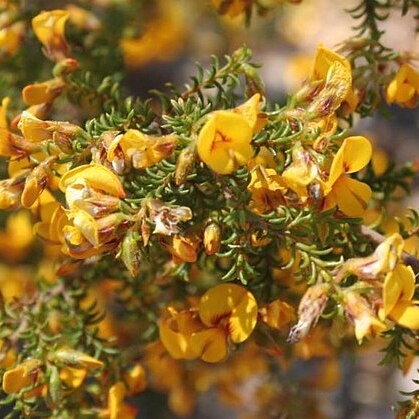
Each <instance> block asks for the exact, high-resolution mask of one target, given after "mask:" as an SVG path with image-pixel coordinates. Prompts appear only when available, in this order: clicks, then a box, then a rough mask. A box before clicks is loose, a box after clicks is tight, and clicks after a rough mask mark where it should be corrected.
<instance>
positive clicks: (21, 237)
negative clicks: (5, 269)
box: [0, 211, 34, 262]
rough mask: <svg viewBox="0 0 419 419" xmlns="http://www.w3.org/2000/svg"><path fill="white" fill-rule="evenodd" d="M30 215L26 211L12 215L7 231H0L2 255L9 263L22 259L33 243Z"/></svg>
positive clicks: (8, 221)
mask: <svg viewBox="0 0 419 419" xmlns="http://www.w3.org/2000/svg"><path fill="white" fill-rule="evenodd" d="M29 215H30V213H29V212H26V211H19V212H17V213H15V214H11V215H10V216H9V217H8V218H7V221H6V228H5V231H0V254H1V255H2V257H3V258H5V259H6V260H7V261H9V262H16V261H18V260H20V259H22V257H24V256H25V255H26V253H27V251H28V250H29V246H30V245H31V243H32V242H33V239H34V236H33V234H32V223H31V220H30V216H29Z"/></svg>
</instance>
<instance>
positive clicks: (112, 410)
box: [105, 381, 137, 419]
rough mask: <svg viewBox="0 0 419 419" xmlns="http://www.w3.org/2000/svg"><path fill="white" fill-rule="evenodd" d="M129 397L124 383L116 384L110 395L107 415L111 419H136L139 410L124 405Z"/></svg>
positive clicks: (110, 390)
mask: <svg viewBox="0 0 419 419" xmlns="http://www.w3.org/2000/svg"><path fill="white" fill-rule="evenodd" d="M126 396H127V388H126V387H125V384H124V383H123V382H122V381H118V382H117V383H115V384H114V385H113V386H112V387H111V388H110V389H109V393H108V409H107V411H106V413H105V415H106V417H108V418H109V419H120V418H125V419H135V418H136V416H137V409H136V408H135V407H133V406H130V405H128V404H126V403H124V399H125V397H126Z"/></svg>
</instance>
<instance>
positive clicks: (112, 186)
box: [59, 163, 125, 198]
mask: <svg viewBox="0 0 419 419" xmlns="http://www.w3.org/2000/svg"><path fill="white" fill-rule="evenodd" d="M81 179H84V180H85V181H86V182H87V183H88V185H89V186H90V187H91V188H93V189H96V190H98V191H101V192H104V193H107V194H109V195H113V196H117V197H118V198H124V197H125V191H124V187H123V186H122V183H121V181H120V180H119V178H118V176H116V175H115V174H114V173H113V172H112V171H110V170H109V169H107V168H106V167H105V166H102V165H100V164H95V163H91V164H85V165H82V166H78V167H76V168H74V169H72V170H70V171H69V172H67V173H65V174H64V175H63V176H62V177H61V179H60V183H59V188H60V189H61V190H62V191H63V192H66V189H67V187H68V186H70V185H71V184H74V183H77V182H78V181H80V180H81Z"/></svg>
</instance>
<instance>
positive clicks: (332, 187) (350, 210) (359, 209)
mask: <svg viewBox="0 0 419 419" xmlns="http://www.w3.org/2000/svg"><path fill="white" fill-rule="evenodd" d="M371 154H372V147H371V143H370V142H369V141H368V140H367V139H366V138H364V137H348V138H346V139H345V140H344V142H343V144H342V146H341V148H340V149H339V151H338V152H337V153H336V155H335V157H334V159H333V162H332V166H331V168H330V173H329V179H328V181H327V182H326V184H325V191H324V195H325V196H326V197H325V199H324V203H323V207H322V209H323V210H327V209H330V208H333V207H335V206H338V207H339V209H340V210H341V211H342V212H343V213H344V214H345V215H347V216H349V217H360V216H362V214H363V213H364V212H365V210H366V208H367V203H368V200H369V199H370V197H371V189H370V187H369V186H368V185H367V184H365V183H363V182H360V181H358V180H356V179H352V178H351V177H349V176H347V174H349V173H354V172H357V171H359V170H361V169H362V168H364V167H365V166H366V165H367V164H368V162H369V160H370V158H371Z"/></svg>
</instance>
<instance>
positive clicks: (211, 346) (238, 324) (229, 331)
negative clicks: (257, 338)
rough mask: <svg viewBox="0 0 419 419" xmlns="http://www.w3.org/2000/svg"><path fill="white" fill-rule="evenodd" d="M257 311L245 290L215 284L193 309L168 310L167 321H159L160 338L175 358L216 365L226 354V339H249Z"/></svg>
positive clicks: (252, 298) (255, 305)
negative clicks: (197, 359) (168, 316)
mask: <svg viewBox="0 0 419 419" xmlns="http://www.w3.org/2000/svg"><path fill="white" fill-rule="evenodd" d="M257 312H258V308H257V303H256V300H255V298H254V296H253V295H252V294H251V293H250V292H249V291H247V290H246V289H245V288H243V287H241V286H239V285H234V284H221V285H217V286H216V287H214V288H211V289H210V290H209V291H207V292H206V293H205V294H204V295H203V296H202V297H201V298H200V301H199V304H198V307H197V309H195V310H192V309H190V310H183V311H180V312H178V311H176V310H174V309H173V308H170V309H169V313H170V315H171V318H163V319H162V320H161V322H160V339H161V341H162V343H163V345H164V346H165V348H166V349H167V351H168V352H169V353H170V355H171V356H172V357H173V358H175V359H195V358H201V359H202V360H203V361H206V362H218V361H221V360H222V359H223V358H225V356H226V355H227V350H228V340H230V341H231V342H233V343H241V342H244V341H245V340H246V339H247V338H248V337H249V336H250V334H251V333H252V331H253V329H254V327H255V326H256V321H257ZM227 339H228V340H227Z"/></svg>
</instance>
